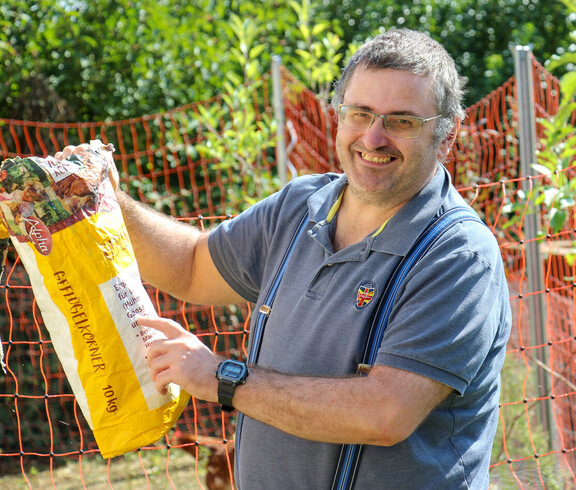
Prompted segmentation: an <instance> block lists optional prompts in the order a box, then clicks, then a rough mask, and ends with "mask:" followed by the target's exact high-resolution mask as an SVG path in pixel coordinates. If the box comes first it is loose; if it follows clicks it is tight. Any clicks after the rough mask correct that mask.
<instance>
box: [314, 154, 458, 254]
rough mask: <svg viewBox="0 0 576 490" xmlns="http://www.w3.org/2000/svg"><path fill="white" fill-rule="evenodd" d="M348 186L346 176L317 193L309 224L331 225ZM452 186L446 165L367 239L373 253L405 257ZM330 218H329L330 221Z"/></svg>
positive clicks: (340, 177)
mask: <svg viewBox="0 0 576 490" xmlns="http://www.w3.org/2000/svg"><path fill="white" fill-rule="evenodd" d="M347 185H348V179H347V177H346V175H345V174H342V175H341V176H339V177H337V178H336V179H335V180H333V181H331V182H330V183H328V184H327V185H325V186H323V187H322V188H320V189H319V190H317V191H316V192H315V193H314V194H312V195H311V196H310V198H309V199H308V210H309V216H310V221H312V222H314V223H321V222H329V221H330V219H331V218H333V217H334V216H333V213H331V211H334V209H337V203H338V201H339V200H340V199H341V196H342V192H343V191H344V189H345V188H346V186H347ZM450 185H451V180H450V175H449V174H448V171H447V170H446V169H445V168H444V166H443V165H441V164H438V171H437V172H436V174H435V175H434V176H433V177H432V179H431V180H430V182H428V184H426V185H425V186H424V188H423V189H422V190H421V191H420V192H419V193H418V194H416V195H415V196H414V197H413V198H412V199H411V200H410V201H409V202H408V203H406V204H405V205H404V206H403V207H402V208H401V209H400V210H399V211H398V212H397V213H396V214H395V215H394V216H393V217H392V218H390V220H388V222H387V223H386V226H385V227H384V229H383V230H382V229H379V230H378V232H377V233H375V234H373V235H372V236H369V237H367V238H366V239H365V240H368V241H369V242H371V243H370V247H371V249H372V250H374V251H377V252H383V253H390V254H394V255H406V254H407V253H408V251H409V250H410V247H411V246H412V244H413V243H414V241H415V240H416V238H418V236H419V235H420V233H421V232H422V231H423V230H424V228H425V227H426V226H427V225H428V223H429V222H430V221H431V220H432V218H433V217H434V216H435V215H436V214H437V213H438V212H439V210H440V208H441V207H442V204H443V203H444V200H445V199H446V196H447V195H448V192H449V189H450ZM328 218H330V219H328Z"/></svg>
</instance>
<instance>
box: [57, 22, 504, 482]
mask: <svg viewBox="0 0 576 490" xmlns="http://www.w3.org/2000/svg"><path fill="white" fill-rule="evenodd" d="M461 96H462V82H461V79H460V77H459V76H458V74H457V72H456V69H455V66H454V63H453V60H452V59H451V58H450V56H449V55H448V54H447V53H446V51H445V50H444V49H443V48H442V47H441V46H440V45H439V44H438V43H436V42H434V41H432V40H431V39H430V38H429V37H428V36H426V35H423V34H419V33H416V32H413V31H408V30H393V31H390V32H388V33H386V34H383V35H381V36H379V37H377V38H376V39H374V40H373V41H371V42H369V43H367V44H366V45H364V46H363V47H362V48H361V49H360V50H358V51H357V53H356V54H355V55H354V56H353V57H352V59H351V60H350V62H349V63H348V65H347V67H346V68H345V69H344V72H343V76H342V79H341V81H340V83H339V84H338V86H337V88H336V94H335V97H334V101H333V104H334V107H335V109H336V110H337V113H338V134H337V141H336V144H337V151H338V156H339V160H340V163H341V165H342V168H343V170H344V175H336V174H326V175H319V176H307V177H301V178H298V179H295V180H293V181H292V182H291V183H289V184H288V185H287V186H286V187H285V188H284V189H283V190H282V191H280V192H279V193H276V194H274V195H273V196H270V197H269V198H267V199H265V200H263V201H262V202H260V203H258V204H256V205H254V206H252V207H251V208H250V209H248V210H247V211H246V212H245V213H243V214H242V215H240V216H239V217H237V218H235V219H233V220H230V221H226V222H225V223H223V224H222V225H220V226H219V227H218V228H216V229H215V230H213V231H211V232H209V233H208V232H207V233H201V232H199V231H197V230H195V229H193V228H191V227H187V226H184V225H181V224H178V223H176V222H174V221H173V220H170V219H167V218H165V217H164V216H160V215H158V214H156V213H154V212H152V211H150V210H148V209H146V208H144V207H143V206H141V205H139V204H137V203H135V202H134V201H132V200H131V199H129V198H128V197H127V196H126V195H124V194H121V193H120V194H119V200H120V201H121V205H122V208H123V212H124V216H125V220H126V223H127V226H128V230H129V233H130V237H131V239H132V242H133V245H134V248H135V251H136V256H137V259H138V263H139V266H140V270H141V274H142V276H143V278H144V279H146V280H147V281H149V282H150V283H152V284H154V285H155V286H156V287H159V288H161V289H163V290H165V291H167V292H169V293H171V294H173V295H174V296H176V297H179V298H182V299H184V300H187V301H191V302H195V303H202V304H228V303H237V302H240V301H244V300H248V301H251V302H254V303H256V311H258V310H260V311H261V312H262V313H261V315H258V316H262V315H263V317H265V319H266V320H267V323H266V325H265V328H264V330H263V331H262V332H263V333H262V335H261V337H260V339H259V341H256V340H255V339H254V338H253V337H254V330H255V329H256V328H257V327H258V325H256V323H257V322H259V321H261V320H260V319H257V315H254V319H253V323H252V327H251V336H252V338H251V340H250V343H251V348H252V352H253V353H254V355H253V359H254V360H253V361H252V363H251V364H250V365H249V366H248V370H249V373H248V375H247V377H246V375H245V373H244V371H243V366H241V365H240V366H232V371H234V370H237V372H232V371H230V373H228V374H230V376H231V377H232V378H233V377H234V375H237V380H236V382H234V383H232V385H230V384H228V385H226V379H227V378H226V374H227V373H222V372H220V376H219V377H220V381H219V380H217V379H216V377H215V375H214V373H215V371H216V370H217V369H218V366H219V363H220V361H221V359H218V358H217V357H216V356H214V355H213V354H212V352H211V351H210V350H209V349H208V348H206V347H205V346H204V344H203V343H202V342H201V341H199V340H198V339H197V338H196V337H195V336H193V335H191V334H189V333H188V332H186V331H185V330H184V329H182V328H181V327H180V326H179V325H177V324H175V323H174V322H172V321H169V320H165V319H149V318H142V319H140V323H141V324H142V325H144V326H149V327H153V328H156V329H158V330H160V331H162V332H164V334H165V335H166V337H167V339H166V340H162V341H156V342H154V343H153V344H152V346H151V348H150V351H149V355H148V362H149V365H150V372H151V376H152V378H153V379H154V381H155V384H156V387H157V389H158V390H159V391H160V392H164V390H165V389H166V388H165V387H166V386H167V385H168V384H169V383H177V384H179V385H181V386H182V387H183V388H184V389H185V390H187V391H188V392H189V393H191V394H192V395H194V396H196V397H198V398H200V399H204V400H208V401H213V402H216V401H219V400H220V403H223V405H224V406H225V407H227V408H230V406H233V407H234V408H236V409H238V410H239V411H240V412H241V414H242V415H241V416H240V417H239V423H238V428H237V434H236V439H237V456H236V461H237V464H236V480H237V483H238V485H239V487H240V488H241V489H263V488H290V489H291V488H298V489H301V488H330V487H331V486H332V483H333V480H334V475H335V473H336V469H337V465H338V459H339V455H340V454H341V448H342V444H359V445H362V450H361V452H360V459H359V462H358V465H357V468H356V470H355V484H356V488H478V489H480V488H486V487H487V486H488V465H489V458H490V449H491V446H492V441H493V438H494V433H495V430H496V425H497V420H498V396H499V386H500V385H499V371H500V368H501V366H502V363H503V359H504V351H505V346H506V341H507V338H508V334H509V329H510V310H509V304H508V291H507V286H506V280H505V276H504V271H503V266H502V261H501V258H500V254H499V249H498V246H497V244H496V242H495V240H494V237H493V236H492V235H491V233H490V231H489V230H488V229H487V228H486V227H485V226H483V225H482V224H481V223H478V222H471V221H465V222H461V223H458V224H457V225H455V226H453V227H451V228H450V229H449V230H448V231H447V232H446V233H445V234H444V235H442V237H441V239H440V240H438V241H437V242H436V243H434V245H433V246H432V248H431V249H430V250H429V251H428V252H427V253H426V255H425V256H424V258H423V259H422V260H421V261H420V262H418V263H417V264H416V265H415V266H414V267H413V268H412V269H411V270H410V272H409V274H408V276H407V277H406V279H405V281H404V282H403V284H402V285H401V287H400V289H399V290H398V293H397V295H396V299H395V302H394V306H393V309H392V311H391V314H390V317H389V320H388V325H387V328H386V330H385V331H384V336H383V339H382V342H381V344H380V345H379V346H377V348H378V350H377V356H376V360H375V364H374V366H372V367H368V366H364V367H361V368H360V371H363V372H364V374H366V373H367V375H361V374H358V365H359V364H362V355H363V352H364V349H365V346H366V337H367V329H368V327H369V325H370V323H371V322H372V319H373V317H374V316H375V315H376V310H377V307H378V302H379V300H380V298H381V296H382V294H383V292H384V289H385V286H386V284H387V282H388V280H389V278H390V276H391V274H392V272H393V270H394V268H395V267H396V266H397V265H398V264H399V262H400V260H401V259H402V257H404V256H405V255H406V254H407V253H408V251H409V250H410V247H411V245H412V244H413V243H414V241H415V240H416V238H417V237H418V236H419V235H420V233H421V232H422V231H423V230H424V229H425V228H426V226H427V225H428V223H430V221H431V220H432V219H433V218H434V217H435V216H436V215H439V214H442V213H444V212H446V211H448V210H450V209H452V208H454V207H458V206H464V207H466V204H465V203H464V201H463V200H462V199H461V197H460V196H459V194H458V193H457V192H456V191H455V189H454V188H453V187H452V186H451V183H450V180H449V176H448V174H447V172H446V170H445V169H444V167H443V166H442V165H441V164H440V162H442V161H443V160H445V159H446V157H447V156H448V153H449V151H450V148H451V146H452V144H453V142H454V138H455V135H456V133H457V130H458V127H459V124H460V121H461V119H462V117H463V111H462V109H461V105H460V103H461ZM68 151H72V150H68ZM306 213H307V214H306ZM301 220H304V222H305V225H304V231H303V232H302V233H301V234H300V235H299V236H298V237H297V238H296V239H295V244H294V247H293V248H292V251H291V253H290V257H289V259H288V260H287V262H286V263H285V266H284V268H283V270H284V273H283V276H282V279H281V280H280V281H279V282H278V281H277V282H276V283H274V281H275V279H276V277H277V270H278V269H279V267H280V265H281V264H282V259H283V257H284V255H285V254H286V252H287V250H288V248H289V245H290V243H291V241H292V240H293V238H294V235H295V234H296V232H297V229H298V225H299V223H300V221H301ZM273 283H274V286H273V287H274V288H275V289H274V290H275V291H276V293H275V297H274V298H275V299H274V303H273V305H272V307H271V308H270V304H268V303H269V301H268V302H267V303H266V304H265V300H266V299H267V297H268V296H269V291H270V289H271V287H272V284H273ZM276 289H277V290H276ZM262 321H263V320H262ZM219 391H220V396H219V395H218V392H219Z"/></svg>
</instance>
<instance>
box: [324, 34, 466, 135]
mask: <svg viewBox="0 0 576 490" xmlns="http://www.w3.org/2000/svg"><path fill="white" fill-rule="evenodd" d="M359 66H361V67H363V68H365V69H367V70H380V69H391V70H405V71H409V72H411V73H413V74H414V75H417V76H423V77H430V79H431V83H432V85H431V89H432V93H433V94H434V97H435V98H436V103H437V106H438V111H439V113H440V114H442V116H443V117H441V118H440V119H439V120H438V123H437V125H436V130H435V133H434V139H435V142H436V143H438V142H440V141H443V140H444V139H445V138H447V137H448V135H449V134H450V133H451V132H452V131H454V130H455V128H456V123H457V121H462V120H463V119H464V116H465V114H464V109H463V108H462V97H463V95H464V85H465V79H464V78H462V77H461V76H460V75H459V74H458V71H457V70H456V65H455V63H454V60H453V59H452V57H451V56H450V55H449V54H448V52H447V51H446V50H445V49H444V47H442V45H441V44H440V43H438V42H436V41H434V40H433V39H432V38H431V37H430V36H428V35H427V34H422V33H420V32H417V31H412V30H409V29H393V30H390V31H388V32H386V33H384V34H380V35H379V36H377V37H375V38H374V39H372V40H371V41H369V42H367V43H366V44H364V45H363V46H362V47H360V49H358V51H356V53H354V55H353V56H352V57H351V58H350V60H349V61H348V64H347V65H346V67H345V68H344V70H343V71H342V76H341V78H340V80H339V81H338V83H337V84H336V87H335V92H334V96H333V98H332V102H331V105H332V107H333V109H334V110H335V111H337V110H338V105H339V104H341V103H342V100H343V98H344V94H345V93H346V89H347V88H348V85H349V84H350V79H351V78H352V75H353V74H354V72H355V71H356V68H358V67H359Z"/></svg>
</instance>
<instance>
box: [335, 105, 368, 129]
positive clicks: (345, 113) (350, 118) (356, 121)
mask: <svg viewBox="0 0 576 490" xmlns="http://www.w3.org/2000/svg"><path fill="white" fill-rule="evenodd" d="M373 119H374V115H373V114H371V113H370V112H366V111H363V110H361V109H356V108H355V107H350V106H345V105H342V106H340V121H341V122H342V124H344V125H346V126H348V127H350V128H352V129H357V130H359V131H364V130H365V129H368V128H369V127H370V126H371V125H372V120H373Z"/></svg>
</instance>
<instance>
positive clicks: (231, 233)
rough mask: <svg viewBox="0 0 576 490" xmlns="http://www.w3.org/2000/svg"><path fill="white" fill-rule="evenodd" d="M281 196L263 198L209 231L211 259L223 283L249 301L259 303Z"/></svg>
mask: <svg viewBox="0 0 576 490" xmlns="http://www.w3.org/2000/svg"><path fill="white" fill-rule="evenodd" d="M279 200H280V195H279V194H274V195H272V196H270V197H269V198H267V199H264V200H262V201H260V202H258V203H256V204H254V205H253V206H252V207H250V208H248V210H246V211H244V212H243V213H242V214H240V215H238V216H236V217H235V218H233V219H231V220H227V221H224V222H222V223H221V224H220V225H219V226H218V227H217V228H215V229H213V230H212V231H211V232H210V236H209V237H208V247H209V251H210V256H211V257H212V260H213V261H214V264H215V265H216V268H217V269H218V271H219V272H220V274H221V275H222V277H223V278H224V280H225V281H226V282H227V283H228V284H229V285H230V287H232V289H234V291H236V292H237V293H238V294H239V295H240V296H242V297H243V298H244V299H246V300H247V301H251V302H253V303H254V302H256V300H257V299H258V293H259V291H260V286H261V283H262V277H263V274H264V269H265V262H266V257H267V256H268V251H269V243H270V240H271V236H272V235H273V233H274V227H275V225H276V223H277V219H278V209H277V208H278V201H279Z"/></svg>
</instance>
